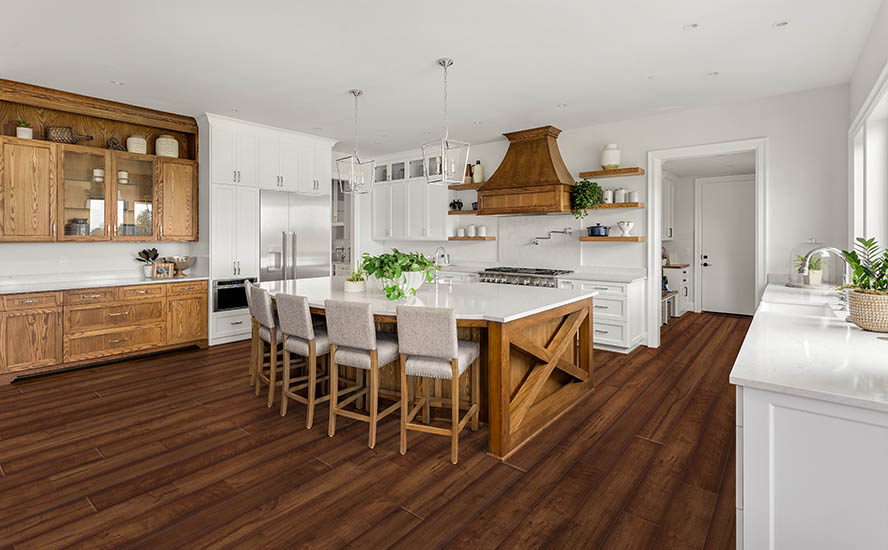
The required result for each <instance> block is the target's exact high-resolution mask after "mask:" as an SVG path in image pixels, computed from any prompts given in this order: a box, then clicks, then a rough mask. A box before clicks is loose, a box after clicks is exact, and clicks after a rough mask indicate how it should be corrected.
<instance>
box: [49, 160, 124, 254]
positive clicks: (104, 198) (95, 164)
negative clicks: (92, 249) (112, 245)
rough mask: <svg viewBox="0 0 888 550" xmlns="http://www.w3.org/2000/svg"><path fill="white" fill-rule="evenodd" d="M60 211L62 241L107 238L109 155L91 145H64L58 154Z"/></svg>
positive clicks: (110, 231)
mask: <svg viewBox="0 0 888 550" xmlns="http://www.w3.org/2000/svg"><path fill="white" fill-rule="evenodd" d="M59 160H60V167H59V171H58V173H59V183H60V184H59V186H58V189H59V199H58V201H59V213H60V218H59V219H60V221H61V226H62V227H61V231H59V232H58V239H59V240H64V241H107V240H109V239H110V238H111V235H112V226H111V224H112V219H113V217H112V216H113V213H112V209H111V202H112V201H111V193H110V186H109V185H108V176H109V174H111V162H110V155H109V154H108V152H107V151H102V150H96V149H95V148H93V147H78V146H76V145H64V146H62V147H61V154H60V155H59Z"/></svg>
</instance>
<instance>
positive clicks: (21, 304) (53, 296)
mask: <svg viewBox="0 0 888 550" xmlns="http://www.w3.org/2000/svg"><path fill="white" fill-rule="evenodd" d="M4 303H5V305H6V310H7V311H13V310H18V309H41V308H46V307H57V306H60V305H62V295H61V293H60V292H32V293H29V294H13V295H11V296H6V299H5V300H4Z"/></svg>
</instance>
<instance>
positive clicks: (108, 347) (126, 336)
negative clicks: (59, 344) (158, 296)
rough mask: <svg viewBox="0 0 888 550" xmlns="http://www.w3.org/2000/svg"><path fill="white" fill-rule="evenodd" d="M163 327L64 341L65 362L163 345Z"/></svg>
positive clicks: (130, 329)
mask: <svg viewBox="0 0 888 550" xmlns="http://www.w3.org/2000/svg"><path fill="white" fill-rule="evenodd" d="M165 332H166V331H165V327H164V326H163V325H155V326H148V327H132V328H128V329H121V330H115V331H109V332H103V333H101V334H92V335H87V336H78V337H75V338H66V339H65V361H82V360H84V359H93V358H99V357H106V356H110V355H116V354H118V353H128V352H131V351H138V350H143V349H151V348H155V347H158V346H162V345H164V333H165Z"/></svg>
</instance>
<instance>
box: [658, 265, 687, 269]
mask: <svg viewBox="0 0 888 550" xmlns="http://www.w3.org/2000/svg"><path fill="white" fill-rule="evenodd" d="M686 267H691V265H690V264H666V265H664V266H663V269H684V268H686Z"/></svg>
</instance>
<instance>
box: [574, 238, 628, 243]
mask: <svg viewBox="0 0 888 550" xmlns="http://www.w3.org/2000/svg"><path fill="white" fill-rule="evenodd" d="M580 241H582V242H584V243H643V242H644V237H580Z"/></svg>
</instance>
